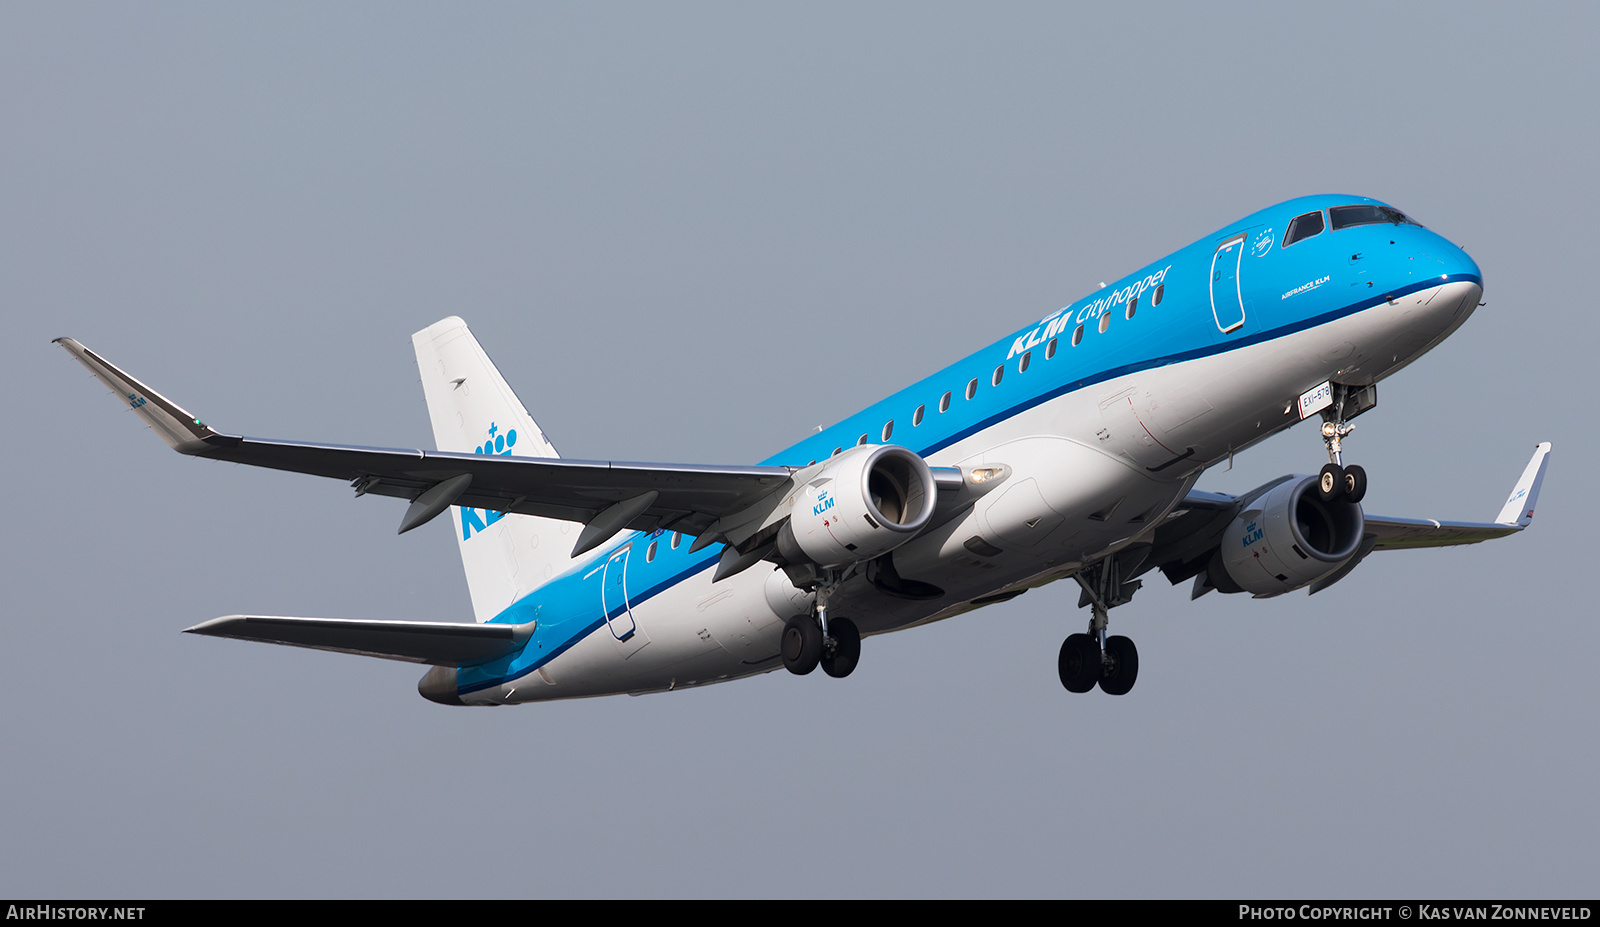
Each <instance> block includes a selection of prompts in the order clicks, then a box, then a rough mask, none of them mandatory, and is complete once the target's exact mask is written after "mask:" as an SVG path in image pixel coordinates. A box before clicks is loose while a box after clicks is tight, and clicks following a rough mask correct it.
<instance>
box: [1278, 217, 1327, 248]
mask: <svg viewBox="0 0 1600 927" xmlns="http://www.w3.org/2000/svg"><path fill="white" fill-rule="evenodd" d="M1322 228H1323V226H1322V210H1320V209H1319V210H1317V211H1316V212H1308V213H1306V214H1305V215H1303V216H1295V217H1294V218H1293V219H1290V220H1289V231H1287V232H1284V233H1283V246H1284V247H1285V248H1287V247H1289V246H1290V245H1292V244H1294V243H1295V242H1297V241H1300V240H1301V239H1303V238H1310V237H1311V236H1313V235H1316V234H1318V233H1320V232H1321V231H1322Z"/></svg>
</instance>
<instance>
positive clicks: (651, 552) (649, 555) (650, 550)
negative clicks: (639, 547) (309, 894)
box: [644, 541, 657, 563]
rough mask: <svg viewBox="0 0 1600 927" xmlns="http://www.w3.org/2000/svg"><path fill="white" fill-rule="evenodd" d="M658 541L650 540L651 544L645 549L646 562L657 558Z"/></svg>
mask: <svg viewBox="0 0 1600 927" xmlns="http://www.w3.org/2000/svg"><path fill="white" fill-rule="evenodd" d="M656 543H657V542H655V541H651V542H650V546H649V547H647V548H645V551H644V562H645V563H651V562H653V561H654V560H655V559H656Z"/></svg>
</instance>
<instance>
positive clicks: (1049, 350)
mask: <svg viewBox="0 0 1600 927" xmlns="http://www.w3.org/2000/svg"><path fill="white" fill-rule="evenodd" d="M1055 356H1056V340H1055V339H1054V338H1051V339H1050V343H1049V344H1047V345H1045V346H1044V359H1045V360H1049V359H1050V358H1052V357H1055Z"/></svg>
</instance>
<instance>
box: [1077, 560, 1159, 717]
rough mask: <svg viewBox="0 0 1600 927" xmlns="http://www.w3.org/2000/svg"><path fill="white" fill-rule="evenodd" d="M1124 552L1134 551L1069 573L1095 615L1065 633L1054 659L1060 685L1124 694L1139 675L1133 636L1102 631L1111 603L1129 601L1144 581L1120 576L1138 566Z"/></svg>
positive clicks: (1137, 653)
mask: <svg viewBox="0 0 1600 927" xmlns="http://www.w3.org/2000/svg"><path fill="white" fill-rule="evenodd" d="M1128 553H1134V554H1135V556H1138V554H1137V553H1136V552H1124V554H1119V555H1118V556H1116V557H1110V558H1107V559H1106V560H1104V561H1102V562H1100V563H1098V564H1096V565H1094V566H1093V567H1090V568H1088V569H1086V570H1083V571H1080V572H1079V573H1077V574H1076V575H1075V576H1074V577H1073V578H1074V579H1076V580H1077V581H1078V585H1079V586H1082V587H1083V598H1084V599H1087V600H1088V604H1089V605H1091V606H1093V612H1092V616H1093V617H1091V618H1090V619H1089V630H1088V633H1087V634H1073V635H1071V636H1069V637H1068V638H1067V639H1066V641H1065V642H1064V643H1062V645H1061V655H1060V656H1059V657H1058V658H1057V659H1056V671H1057V672H1058V673H1059V674H1060V676H1061V685H1062V686H1064V687H1065V688H1066V690H1067V691H1068V692H1088V691H1089V690H1090V689H1093V688H1094V687H1095V686H1097V685H1098V686H1099V687H1100V691H1102V692H1104V693H1106V694H1107V695H1127V694H1128V692H1129V690H1131V689H1132V688H1133V683H1134V681H1135V680H1137V679H1138V678H1139V649H1138V648H1137V647H1135V646H1133V641H1131V640H1129V639H1128V638H1126V637H1122V636H1120V635H1113V636H1111V637H1107V636H1106V625H1107V624H1108V623H1109V619H1110V611H1111V609H1112V607H1113V606H1117V605H1122V604H1125V603H1127V602H1129V601H1131V600H1132V599H1133V593H1134V592H1135V591H1136V590H1137V589H1138V588H1139V587H1140V585H1142V584H1141V583H1140V582H1139V581H1138V580H1132V581H1130V582H1123V581H1122V572H1123V570H1124V569H1132V568H1133V567H1137V566H1138V562H1137V561H1129V558H1128V557H1127V556H1126V554H1128ZM1146 553H1148V551H1146ZM1138 559H1139V560H1142V559H1143V558H1142V557H1138Z"/></svg>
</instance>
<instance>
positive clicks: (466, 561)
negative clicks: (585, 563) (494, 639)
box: [411, 316, 579, 621]
mask: <svg viewBox="0 0 1600 927" xmlns="http://www.w3.org/2000/svg"><path fill="white" fill-rule="evenodd" d="M411 343H412V344H413V345H414V346H415V347H416V350H417V370H418V371H419V372H420V373H421V375H422V393H423V396H424V397H426V399H427V401H428V418H429V419H431V420H432V422H433V440H434V443H435V445H436V446H437V447H438V448H439V450H441V451H456V452H475V453H479V454H497V455H509V456H513V457H559V456H561V455H559V454H557V453H556V449H555V448H554V447H552V446H551V445H550V442H549V441H548V440H546V438H545V436H544V432H542V431H540V430H539V426H538V425H537V424H535V423H534V421H533V419H532V418H531V417H529V415H528V411H527V410H526V409H524V408H523V407H522V403H521V402H519V401H518V400H517V397H516V394H515V393H513V392H511V387H510V386H508V385H506V381H505V378H503V377H501V376H500V371H499V370H496V369H495V366H494V363H493V362H491V361H490V360H489V356H488V355H487V354H485V353H484V351H483V348H482V347H481V346H479V344H478V340H477V339H476V338H474V337H472V332H470V331H468V330H467V323H465V322H463V321H461V320H460V319H458V318H456V317H454V316H452V317H450V318H448V319H443V320H441V321H438V322H435V323H433V324H432V325H430V326H428V327H427V328H425V329H423V330H422V331H420V332H417V333H416V334H414V335H412V336H411ZM450 513H451V518H450V525H451V530H453V531H454V532H455V534H456V541H457V543H459V544H460V545H461V562H462V565H463V566H465V567H466V571H467V586H468V588H469V589H470V590H471V592H472V610H473V612H474V614H475V615H476V616H477V619H478V620H479V621H488V620H489V619H490V618H493V617H494V616H495V615H498V614H499V613H500V612H502V611H504V610H505V608H506V607H507V606H508V605H510V604H511V603H512V602H515V601H516V600H517V599H519V598H521V597H522V596H524V595H526V594H527V593H529V592H531V591H532V590H534V589H536V588H538V587H539V586H541V585H543V584H544V583H545V582H546V581H548V580H549V579H550V578H551V577H553V576H555V575H556V574H558V573H561V572H562V571H564V570H565V569H566V568H567V566H568V565H569V564H570V563H571V560H570V558H569V557H568V552H569V551H571V550H572V532H574V531H576V530H577V528H578V527H579V526H577V525H574V524H573V523H572V522H565V521H558V520H556V519H553V518H535V517H533V516H531V515H501V514H500V513H499V512H492V511H489V510H486V509H470V508H463V507H460V506H455V507H452V508H451V509H450Z"/></svg>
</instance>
